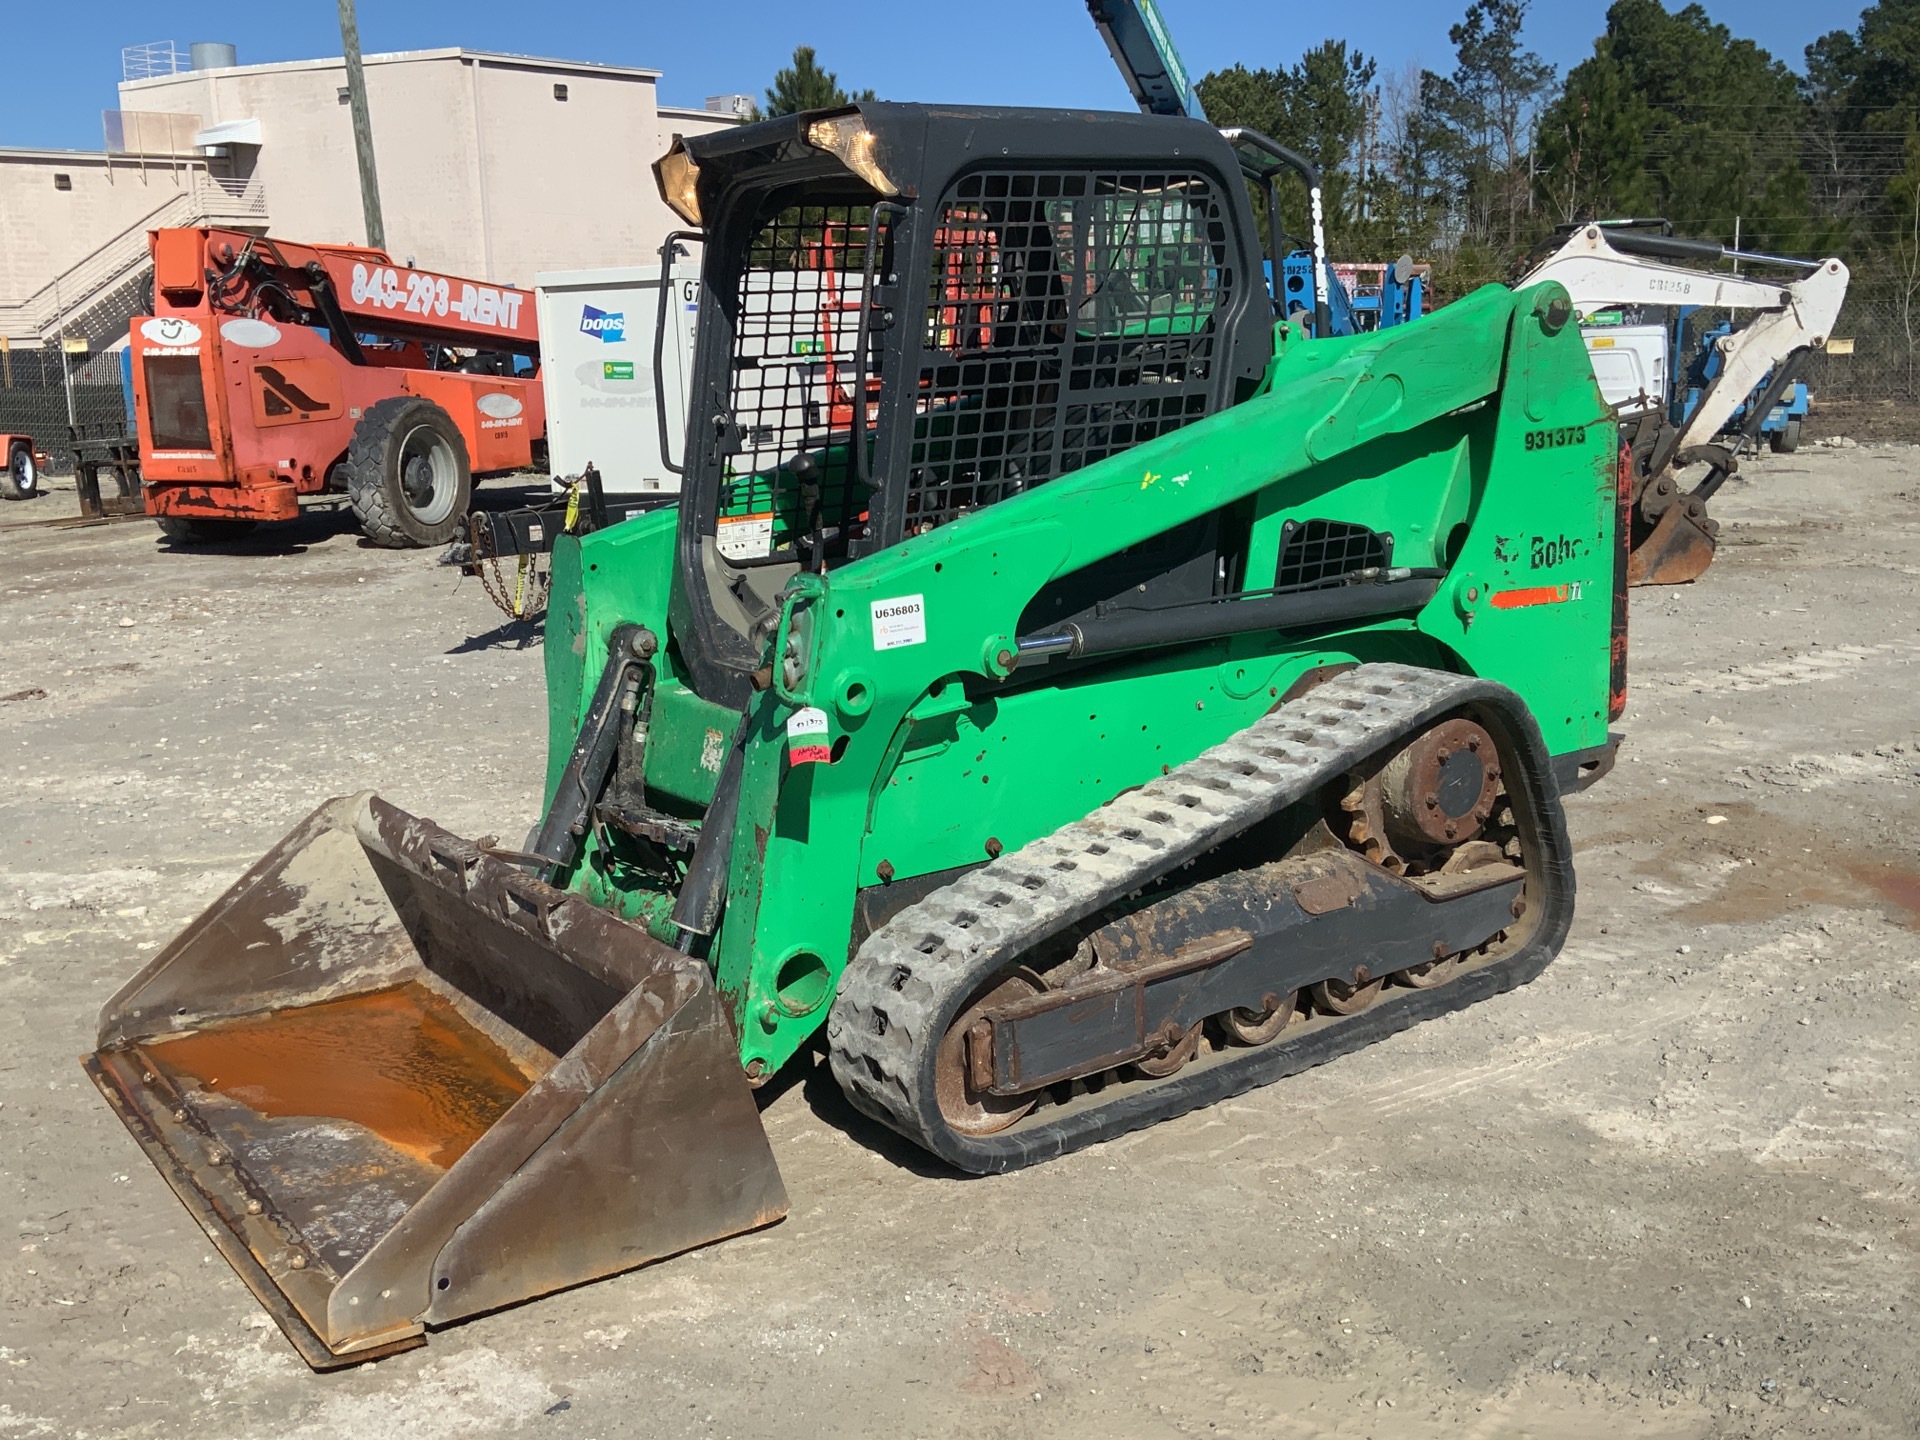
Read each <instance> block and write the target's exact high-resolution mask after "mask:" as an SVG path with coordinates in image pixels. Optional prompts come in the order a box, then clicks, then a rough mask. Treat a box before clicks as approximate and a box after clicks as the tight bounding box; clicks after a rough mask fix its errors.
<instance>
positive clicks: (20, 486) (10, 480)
mask: <svg viewBox="0 0 1920 1440" xmlns="http://www.w3.org/2000/svg"><path fill="white" fill-rule="evenodd" d="M39 493H40V469H39V467H38V466H37V465H35V464H34V463H33V447H32V446H31V445H21V444H15V445H14V446H12V447H11V448H10V449H9V450H8V451H7V468H6V470H5V471H3V472H0V498H4V499H8V500H31V499H33V497H34V496H35V495H38V494H39Z"/></svg>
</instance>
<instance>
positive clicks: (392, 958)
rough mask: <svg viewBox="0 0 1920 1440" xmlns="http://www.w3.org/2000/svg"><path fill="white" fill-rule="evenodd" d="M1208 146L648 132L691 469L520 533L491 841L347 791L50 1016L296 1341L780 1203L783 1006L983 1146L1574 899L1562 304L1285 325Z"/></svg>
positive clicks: (1371, 1034) (1250, 1073)
mask: <svg viewBox="0 0 1920 1440" xmlns="http://www.w3.org/2000/svg"><path fill="white" fill-rule="evenodd" d="M1237 139H1238V147H1237V148H1236V146H1235V145H1233V144H1230V143H1229V142H1228V140H1227V139H1226V138H1224V137H1223V136H1222V135H1221V133H1220V132H1218V131H1215V130H1213V129H1210V128H1209V127H1208V126H1206V125H1205V124H1203V123H1201V122H1198V121H1194V120H1190V119H1184V118H1169V117H1162V116H1151V115H1123V114H1101V115H1094V114H1087V113H1085V112H1067V111H1048V110H999V109H966V108H957V107H946V106H939V107H936V106H919V105H901V104H882V103H867V104H860V105H857V106H852V107H848V108H844V109H839V110H833V111H826V112H813V113H809V114H802V115H797V116H790V117H785V118H782V119H776V120H769V121H765V122H762V123H759V124H755V125H750V126H745V127H741V128H739V129H729V130H726V131H722V132H717V133H715V134H712V135H705V136H698V137H691V138H687V139H684V140H678V141H676V142H675V144H674V146H673V148H672V150H671V151H670V152H669V153H668V154H667V155H666V156H665V157H663V158H662V159H661V161H660V162H659V163H658V165H657V167H656V173H657V175H658V178H659V183H660V187H661V191H662V194H663V195H664V197H665V198H666V200H667V201H668V203H669V204H670V205H672V207H673V208H674V209H675V210H676V211H677V212H678V213H679V214H680V215H681V216H682V217H684V219H685V221H686V224H687V225H688V226H689V227H694V229H695V230H697V234H698V237H699V238H700V240H701V241H702V242H703V247H702V249H703V258H702V267H703V268H702V279H701V285H702V296H701V301H700V321H699V331H698V336H697V341H696V347H695V358H694V370H693V380H692V388H691V392H690V393H691V394H692V396H693V401H692V405H691V412H690V414H689V416H688V419H687V423H686V425H685V428H684V430H683V431H681V432H680V433H679V434H678V435H676V436H675V437H674V438H675V441H676V443H675V445H674V459H675V463H676V464H677V465H679V466H680V467H682V469H683V472H684V485H683V489H682V492H681V501H680V504H679V505H678V506H677V507H676V508H675V509H674V510H670V511H663V512H658V513H655V514H651V515H648V516H643V517H640V518H637V519H634V520H630V521H627V522H625V523H622V524H618V525H613V526H610V527H607V528H605V529H600V530H597V531H594V532H593V533H591V534H587V535H584V536H572V535H568V536H563V537H561V538H560V539H559V540H558V541H557V542H556V544H555V547H554V551H553V566H554V577H553V583H554V589H553V598H552V601H551V604H550V607H549V611H548V619H547V637H546V645H545V654H546V664H547V688H548V702H549V707H550V730H549V753H548V769H547V797H548V798H547V807H546V812H545V814H544V816H543V817H542V818H541V820H540V822H539V824H538V825H537V826H536V827H535V830H534V833H533V834H532V835H531V836H530V837H529V838H528V839H527V840H526V841H525V842H523V843H524V845H525V848H524V849H521V850H515V849H511V848H508V847H503V846H501V845H500V844H498V843H497V842H495V841H493V840H491V839H483V840H479V841H469V840H464V839H461V838H459V837H457V836H454V835H451V834H448V833H447V832H445V831H444V830H442V829H440V828H439V827H437V826H435V825H434V824H432V823H431V822H430V821H427V820H423V819H418V818H415V817H414V816H412V815H409V814H407V813H406V812H404V811H402V810H399V809H397V808H396V807H394V806H392V805H390V804H388V803H387V802H386V801H384V800H381V799H378V798H376V797H373V796H370V795H361V796H354V797H347V798H343V799H338V800H334V801H330V802H328V804H326V805H324V806H322V807H321V808H320V810H318V811H316V812H315V813H314V814H313V815H312V816H311V817H309V818H308V819H307V820H306V821H305V822H303V824H302V825H301V826H300V827H299V828H298V829H296V830H295V831H294V833H293V834H291V835H289V836H288V837H287V839H286V840H285V841H283V842H282V843H281V844H280V845H279V846H278V847H276V849H275V850H274V851H273V852H272V853H270V854H269V855H268V856H267V857H266V858H265V859H263V860H262V861H261V862H260V864H259V865H257V866H255V867H254V869H253V870H252V871H250V872H249V873H248V874H247V875H245V876H243V877H242V878H241V879H240V880H239V881H238V882H237V883H236V884H235V885H234V887H233V888H232V889H231V890H229V891H228V892H227V893H226V894H225V895H224V896H223V897H221V899H220V900H219V901H217V902H216V903H215V905H214V906H213V907H212V908H211V909H210V910H209V911H208V912H207V914H206V915H205V916H203V917H202V918H201V919H200V920H199V921H197V922H195V924H194V925H193V926H191V927H189V929H188V930H187V931H186V932H185V933H184V934H183V935H181V936H180V937H179V938H178V939H177V940H175V941H174V942H173V943H172V944H170V945H169V946H167V947H166V949H164V950H163V951H162V952H161V953H160V954H159V955H158V956H157V957H155V959H154V960H153V962H152V963H151V964H150V965H149V966H148V967H147V968H146V969H145V970H144V971H142V972H141V973H140V974H139V975H138V976H137V977H136V978H135V979H134V980H133V981H132V982H130V983H129V984H128V985H127V986H126V987H125V988H124V989H123V990H122V991H121V992H120V993H119V994H118V995H116V996H115V997H114V998H113V999H112V1000H111V1001H110V1002H109V1003H108V1005H107V1006H106V1009H105V1010H104V1012H103V1013H102V1016H101V1021H100V1031H99V1035H98V1040H97V1047H98V1048H97V1050H96V1052H95V1053H94V1054H93V1055H92V1056H90V1057H89V1058H88V1060H87V1062H86V1063H87V1066H88V1069H89V1070H90V1072H91V1073H92V1074H93V1076H94V1078H95V1079H96V1081H97V1082H98V1084H99V1086H100V1088H101V1090H102V1091H103V1092H104V1094H105V1095H106V1097H107V1098H108V1100H109V1101H110V1102H111V1103H112V1104H113V1105H114V1106H115V1108H116V1109H117V1110H118V1112H119V1113H120V1115H121V1118H122V1119H123V1120H124V1121H125V1122H126V1123H127V1125H128V1127H129V1128H130V1129H131V1130H132V1131H133V1132H134V1134H135V1135H136V1136H137V1137H138V1138H139V1140H140V1142H141V1143H142V1144H143V1145H144V1146H146V1148H147V1150H148V1152H149V1154H150V1155H151V1156H152V1157H153V1159H154V1160H155V1162H156V1164H157V1165H158V1166H159V1167H160V1169H161V1171H162V1173H163V1174H165V1175H166V1176H167V1178H168V1179H169V1180H170V1181H171V1182H172V1184H173V1186H174V1188H175V1190H176V1191H177V1192H178V1193H179V1194H180V1196H181V1198H182V1200H183V1201H184V1202H185V1203H186V1204H187V1205H188V1207H189V1208H190V1209H191V1210H192V1211H193V1213H194V1214H195V1216H196V1217H197V1218H198V1219H199V1221H200V1223H201V1224H202V1225H203V1226H204V1227H205V1228H206V1230H207V1232H208V1234H209V1235H210V1236H211V1237H212V1238H213V1240H214V1242H215V1243H216V1244H217V1245H218V1246H219V1247H220V1249H221V1252H222V1253H223V1254H224V1255H225V1256H226V1257H227V1259H228V1260H229V1261H231V1262H232V1263H233V1265H234V1267H235V1268H236V1270H238V1271H239V1273H240V1274H241V1275H242V1276H243V1277H244V1278H245V1279H246V1280H247V1282H248V1283H249V1285H250V1286H251V1287H252V1288H253V1290H254V1292H255V1293H256V1294H257V1295H258V1296H259V1297H260V1298H261V1299H262V1300H263V1301H264V1302H265V1303H266V1304H267V1306H268V1307H269V1308H270V1309H271V1310H272V1312H273V1313H274V1315H275V1317H276V1318H277V1319H278V1320H279V1322H280V1324H281V1325H282V1326H283V1327H284V1328H285V1330H286V1331H287V1333H288V1335H289V1336H290V1337H291V1338H292V1339H293V1341H294V1343H295V1344H296V1345H298V1346H299V1347H300V1350H301V1353H302V1354H303V1355H305V1356H306V1357H307V1359H308V1360H309V1361H311V1362H312V1363H313V1364H314V1365H316V1366H328V1365H339V1364H349V1363H353V1362H355V1361H357V1360H360V1359H363V1358H367V1357H370V1356H373V1355H377V1354H381V1353H385V1352H387V1351H389V1350H392V1349H396V1348H400V1347H404V1346H407V1345H410V1344H417V1343H420V1342H421V1341H422V1340H423V1338H424V1334H425V1331H426V1330H427V1329H428V1328H429V1327H433V1326H438V1325H441V1324H444V1323H447V1322H449V1321H453V1320H456V1319H459V1318H461V1317H463V1316H467V1315H471V1314H474V1313H476V1312H478V1311H481V1310H485V1309H489V1308H493V1307H496V1306H499V1305H502V1304H506V1303H509V1302H511V1301H514V1300H519V1299H523V1298H526V1297H528V1296H532V1295H538V1294H542V1293H545V1292H548V1291H552V1290H557V1289H560V1288H562V1287H564V1286H567V1285H571V1284H575V1283H578V1282H580V1281H582V1280H587V1279H591V1278H594V1277H596V1276H600V1275H605V1274H609V1273H612V1272H614V1271H617V1270H621V1269H625V1268H628V1267H631V1266H634V1265H638V1264H641V1263H644V1262H646V1261H650V1260H655V1259H659V1258H661V1257H664V1256H667V1255H671V1254H673V1253H675V1252H677V1251H680V1250H684V1249H687V1248H689V1247H692V1246H695V1245H699V1244H702V1243H705V1242H708V1241H711V1240H714V1239H718V1238H720V1237H723V1236H726V1235H731V1234H734V1233H737V1232H739V1231H741V1230H745V1229H748V1228H751V1227H753V1226H756V1225H762V1224H766V1223H768V1222H770V1221H773V1220H776V1219H778V1218H779V1217H780V1216H781V1215H782V1214H783V1213H784V1211H785V1208H786V1197H785V1193H784V1191H783V1189H782V1187H781V1182H780V1178H779V1175H778V1172H777V1170H776V1168H775V1165H774V1161H773V1157H772V1154H771V1151H770V1149H769V1147H768V1144H767V1140H766V1137H765V1135H764V1134H763V1132H762V1131H761V1128H760V1126H759V1124H758V1122H757V1119H756V1114H755V1106H754V1101H753V1087H755V1086H757V1085H759V1084H761V1083H763V1082H765V1081H766V1080H768V1079H769V1078H771V1077H772V1076H774V1075H775V1074H776V1073H778V1072H779V1071H780V1070H781V1069H782V1068H783V1067H785V1066H788V1065H790V1064H796V1063H805V1059H806V1057H808V1056H810V1055H817V1054H819V1053H821V1052H822V1051H824V1052H825V1056H826V1063H827V1064H828V1065H829V1066H830V1067H831V1070H832V1073H833V1075H834V1076H835V1077H836V1079H837V1080H838V1082H839V1083H840V1084H841V1085H842V1086H843V1087H844V1088H845V1090H846V1092H847V1094H848V1095H849V1096H850V1097H851V1099H852V1101H853V1103H854V1104H855V1105H856V1106H858V1107H859V1108H860V1109H861V1110H862V1111H864V1112H865V1113H866V1114H868V1115H870V1116H872V1117H874V1118H875V1119H877V1120H878V1121H879V1122H880V1123H882V1124H884V1125H886V1126H888V1127H891V1128H892V1129H894V1130H897V1131H898V1132H899V1133H900V1134H902V1135H904V1136H906V1137H908V1138H909V1139H910V1140H912V1141H913V1142H914V1143H916V1144H918V1145H921V1146H924V1147H925V1148H926V1149H928V1150H929V1151H931V1152H933V1153H934V1154H935V1155H938V1156H940V1157H942V1158H943V1159H945V1160H946V1161H948V1162H949V1163H951V1164H952V1165H953V1166H955V1167H957V1168H958V1169H961V1170H967V1171H975V1172H993V1171H1003V1170H1007V1169H1011V1168H1013V1167H1016V1166H1021V1165H1025V1164H1029V1163H1031V1162H1034V1161H1038V1160H1043V1159H1047V1158H1049V1157H1053V1156H1058V1155H1062V1154H1065V1153H1067V1152H1070V1151H1073V1150H1075V1149H1077V1148H1079V1147H1081V1146H1083V1145H1086V1144H1088V1143H1090V1142H1093V1141H1097V1140H1100V1139H1103V1138H1106V1137H1110V1136H1114V1135H1118V1134H1120V1133H1122V1132H1124V1131H1126V1130H1129V1129H1132V1128H1135V1127H1138V1126H1142V1125H1147V1124H1152V1123H1154V1122H1157V1121H1160V1120H1165V1119H1168V1118H1171V1117H1174V1116H1177V1115H1180V1114H1183V1113H1184V1112H1186V1111H1188V1110H1191V1109H1193V1108H1194V1107H1196V1106H1200V1105H1205V1104H1208V1103H1211V1102H1212V1101H1215V1100H1218V1099H1220V1098H1221V1097H1223V1096H1228V1095H1232V1094H1235V1093H1237V1092H1239V1091H1243V1090H1246V1089H1248V1088H1250V1087H1252V1086H1256V1085H1261V1084H1265V1083H1267V1082H1269V1081H1272V1080H1274V1079H1277V1078H1278V1077H1280V1076H1283V1075H1287V1074H1290V1073H1292V1072H1295V1071H1298V1070H1300V1069H1303V1068H1305V1067H1307V1066H1311V1065H1316V1064H1319V1063H1321V1062H1323V1061H1326V1060H1330V1059H1333V1058H1334V1057H1336V1056H1340V1055H1344V1054H1347V1053H1349V1052H1352V1051H1356V1050H1359V1049H1362V1048H1363V1047H1365V1046H1366V1045H1367V1044H1369V1043H1370V1042H1372V1041H1373V1040H1376V1039H1378V1038H1380V1037H1381V1036H1384V1035H1387V1034H1390V1033H1392V1032H1394V1031H1397V1030H1400V1029H1402V1028H1404V1027H1406V1026H1408V1025H1412V1024H1414V1023H1416V1022H1417V1021H1419V1020H1422V1019H1425V1018H1427V1017H1430V1016H1434V1015H1438V1014H1443V1013H1446V1012H1448V1011H1452V1010H1456V1009H1459V1008H1461V1007H1463V1006H1466V1005H1470V1004H1473V1003H1475V1002H1477V1001H1480V1000H1483V999H1487V998H1489V997H1491V996H1494V995H1496V994H1498V993H1499V992H1501V991H1504V990H1506V989H1509V988H1511V987H1513V986H1516V985H1520V984H1523V983H1525V982H1526V981H1528V980H1529V979H1531V978H1532V977H1533V976H1534V975H1536V974H1538V973H1539V971H1540V970H1541V968H1542V967H1543V966H1544V965H1546V963H1547V962H1548V961H1549V959H1550V958H1551V957H1552V956H1553V955H1554V953H1555V952H1556V951H1557V950H1558V948H1559V946H1560V944H1561V941H1562V939H1563V937H1564V936H1565V934H1566V931H1567V926H1568V924H1569V921H1570V918H1571V915H1572V909H1573V870H1572V859H1571V855H1570V852H1569V845H1568V840H1567V833H1566V827H1565V823H1564V820H1563V816H1562V812H1561V796H1562V793H1563V792H1564V791H1565V790H1566V789H1568V788H1570V787H1573V786H1576V785H1578V784H1581V783H1583V782H1584V780H1586V779H1587V778H1590V777H1592V776H1593V775H1594V774H1597V773H1598V771H1599V770H1600V769H1601V768H1603V767H1604V764H1605V762H1606V760H1607V758H1608V756H1609V755H1610V749H1609V737H1608V732H1607V725H1608V721H1609V719H1610V718H1612V717H1616V716H1617V715H1618V713H1619V709H1620V706H1621V704H1622V703H1623V690H1622V686H1623V675H1624V670H1623V666H1624V659H1625V652H1624V640H1625V631H1624V626H1625V617H1626V604H1625V599H1626V591H1625V584H1626V555H1625V551H1624V549H1623V548H1622V545H1621V544H1620V543H1619V541H1620V540H1621V538H1622V534H1623V532H1622V531H1621V529H1620V526H1619V523H1618V520H1619V513H1620V498H1621V489H1620V487H1621V478H1622V471H1621V454H1620V449H1619V445H1618V440H1617V431H1616V427H1615V424H1614V420H1613V416H1612V413H1611V411H1610V410H1609V408H1608V407H1607V405H1606V404H1605V403H1604V401H1603V400H1602V399H1601V397H1600V394H1599V392H1598V389H1597V388H1596V386H1595V384H1594V380H1593V373H1592V369H1591V366H1590V365H1589V363H1588V359H1587V354H1586V350H1585V348H1584V346H1583V345H1582V343H1581V338H1580V334H1579V330H1578V327H1577V326H1576V325H1575V324H1574V323H1573V309H1572V306H1571V305H1570V303H1569V301H1568V298H1567V295H1566V292H1565V290H1564V289H1562V288H1561V287H1559V286H1557V285H1552V284H1547V285H1539V286H1535V287H1532V288H1530V289H1527V290H1523V291H1519V292H1515V291H1511V290H1508V289H1505V288H1503V287H1499V286H1488V287H1487V288H1485V289H1483V290H1480V291H1479V292H1477V293H1475V294H1473V295H1470V296H1468V297H1466V298H1465V299H1463V300H1461V301H1459V302H1457V303H1456V304H1454V305H1451V306H1449V307H1447V309H1445V310H1444V311H1442V312H1440V313H1438V314H1436V315H1434V316H1432V317H1430V318H1428V319H1425V320H1422V321H1421V322H1419V323H1418V324H1412V325H1405V326H1400V327H1397V328H1394V329H1391V330H1385V331H1379V332H1376V333H1371V334H1365V335H1357V336H1351V337H1342V338H1327V339H1308V338H1305V337H1304V336H1303V335H1302V332H1301V331H1300V329H1299V328H1298V327H1297V326H1296V325H1294V324H1291V323H1288V322H1286V321H1284V320H1278V319H1277V318H1276V315H1275V309H1274V305H1273V301H1272V299H1271V298H1270V296H1269V294H1268V292H1267V290H1266V287H1265V285H1264V284H1263V283H1262V261H1263V258H1271V257H1263V256H1262V254H1261V251H1260V243H1259V239H1258V231H1257V229H1256V226H1255V223H1254V216H1253V209H1252V204H1251V203H1250V200H1249V196H1248V193H1247V185H1246V184H1245V183H1243V175H1251V176H1253V177H1255V181H1256V184H1259V185H1266V184H1270V183H1271V180H1272V176H1273V173H1274V168H1275V166H1274V160H1275V156H1274V150H1275V147H1274V146H1273V144H1272V142H1271V141H1269V140H1267V139H1266V138H1265V137H1263V136H1259V135H1256V134H1254V133H1252V132H1239V134H1238V136H1237ZM689 233H692V232H689ZM829 236H831V237H832V243H831V244H829V243H827V237H829ZM676 238H678V239H685V238H686V236H685V235H682V236H679V237H670V238H669V240H668V241H667V244H668V245H669V246H671V245H672V244H673V243H675V239H676ZM829 257H830V258H829ZM822 264H831V266H832V273H831V276H830V277H826V276H823V275H822V273H821V269H820V267H821V265H822ZM829 278H830V281H831V283H828V280H829ZM828 307H831V312H830V313H829V310H828Z"/></svg>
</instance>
